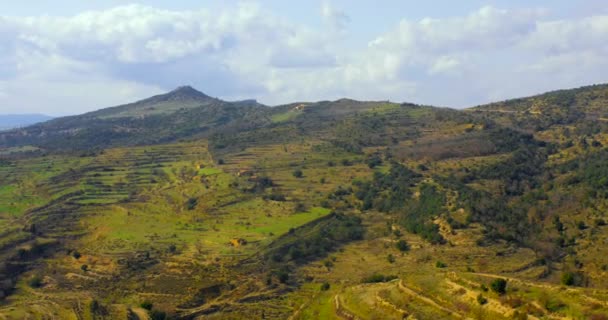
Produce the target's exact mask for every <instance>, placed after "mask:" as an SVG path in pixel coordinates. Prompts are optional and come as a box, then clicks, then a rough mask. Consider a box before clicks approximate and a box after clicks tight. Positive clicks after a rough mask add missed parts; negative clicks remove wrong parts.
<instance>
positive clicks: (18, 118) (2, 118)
mask: <svg viewBox="0 0 608 320" xmlns="http://www.w3.org/2000/svg"><path fill="white" fill-rule="evenodd" d="M52 118H53V117H50V116H47V115H43V114H4V115H2V114H0V130H8V129H13V128H20V127H25V126H29V125H32V124H35V123H38V122H44V121H47V120H50V119H52Z"/></svg>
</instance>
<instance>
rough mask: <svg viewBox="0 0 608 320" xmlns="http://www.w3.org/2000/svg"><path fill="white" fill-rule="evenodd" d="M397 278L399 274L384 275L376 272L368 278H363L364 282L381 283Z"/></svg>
mask: <svg viewBox="0 0 608 320" xmlns="http://www.w3.org/2000/svg"><path fill="white" fill-rule="evenodd" d="M394 279H397V276H394V275H388V276H386V275H383V274H379V273H375V274H373V275H371V276H369V277H367V278H364V279H363V282H364V283H379V282H388V281H391V280H394Z"/></svg>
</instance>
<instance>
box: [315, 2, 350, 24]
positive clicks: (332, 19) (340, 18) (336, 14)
mask: <svg viewBox="0 0 608 320" xmlns="http://www.w3.org/2000/svg"><path fill="white" fill-rule="evenodd" d="M321 15H322V16H323V18H324V19H325V21H326V22H328V23H329V24H330V25H331V26H332V27H333V28H335V29H337V30H342V29H344V28H346V25H348V23H349V22H350V17H349V16H348V14H346V12H345V11H344V10H340V9H337V8H335V7H333V6H332V5H331V4H330V3H328V2H325V3H323V5H322V6H321Z"/></svg>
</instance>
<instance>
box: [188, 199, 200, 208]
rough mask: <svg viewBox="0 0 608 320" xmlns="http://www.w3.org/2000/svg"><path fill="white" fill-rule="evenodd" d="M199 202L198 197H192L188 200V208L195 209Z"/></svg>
mask: <svg viewBox="0 0 608 320" xmlns="http://www.w3.org/2000/svg"><path fill="white" fill-rule="evenodd" d="M197 204H198V199H196V198H190V199H188V201H187V202H186V208H187V209H188V210H194V208H196V205H197Z"/></svg>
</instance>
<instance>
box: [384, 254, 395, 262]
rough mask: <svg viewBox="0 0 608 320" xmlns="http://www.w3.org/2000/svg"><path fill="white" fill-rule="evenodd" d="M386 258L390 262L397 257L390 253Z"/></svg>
mask: <svg viewBox="0 0 608 320" xmlns="http://www.w3.org/2000/svg"><path fill="white" fill-rule="evenodd" d="M386 260H388V262H389V263H394V262H395V257H394V256H393V255H392V254H390V253H389V254H388V256H387V257H386Z"/></svg>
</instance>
